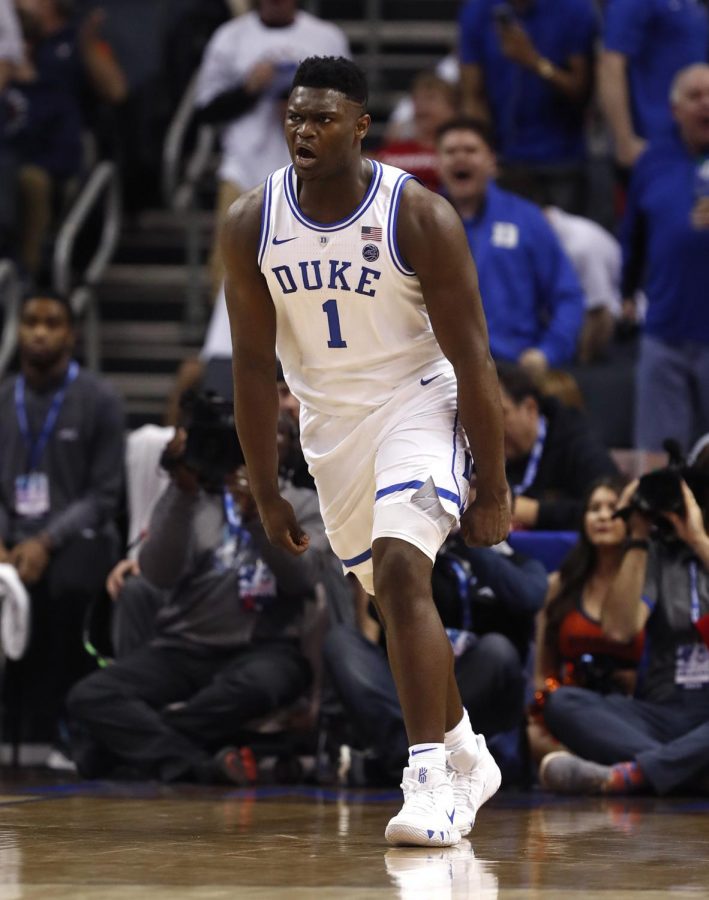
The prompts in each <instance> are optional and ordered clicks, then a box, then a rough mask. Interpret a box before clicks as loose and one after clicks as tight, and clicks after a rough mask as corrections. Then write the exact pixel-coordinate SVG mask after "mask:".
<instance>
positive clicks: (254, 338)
mask: <svg viewBox="0 0 709 900" xmlns="http://www.w3.org/2000/svg"><path fill="white" fill-rule="evenodd" d="M262 205H263V187H258V188H255V189H254V190H252V191H249V192H248V193H247V194H244V195H243V196H242V197H240V198H239V199H238V200H237V201H236V203H234V204H233V205H232V207H231V208H230V210H229V212H228V214H227V218H226V221H225V223H224V226H223V228H222V234H221V250H222V257H223V260H224V268H225V272H226V275H225V281H224V291H225V294H226V304H227V311H228V313H229V324H230V329H231V341H232V361H233V373H234V416H235V419H236V430H237V432H238V434H239V441H240V443H241V448H242V450H243V452H244V458H245V460H246V466H247V469H248V472H249V482H250V486H251V491H252V493H253V496H254V499H255V501H256V505H257V507H258V510H259V514H260V516H261V521H262V522H263V526H264V528H265V530H266V534H267V535H268V538H269V540H270V541H271V543H273V544H275V545H276V546H280V547H284V548H285V549H286V550H290V551H291V552H292V553H302V552H303V551H304V550H306V549H307V546H308V538H307V535H305V534H304V532H303V530H302V529H301V528H300V526H299V525H298V522H297V520H296V517H295V513H294V512H293V508H292V507H291V505H290V504H289V503H288V502H287V501H286V500H284V499H283V498H282V497H281V494H280V490H279V486H278V448H277V423H278V390H277V387H276V310H275V307H274V305H273V300H272V299H271V295H270V292H269V290H268V285H267V284H266V280H265V278H264V277H263V275H262V274H261V271H260V269H259V267H258V245H259V239H260V233H261V208H262Z"/></svg>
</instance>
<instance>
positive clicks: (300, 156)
mask: <svg viewBox="0 0 709 900" xmlns="http://www.w3.org/2000/svg"><path fill="white" fill-rule="evenodd" d="M315 160H316V156H315V154H314V153H313V151H312V150H311V149H310V148H309V147H297V148H296V151H295V161H296V162H297V163H298V165H299V166H308V165H310V164H311V163H313V162H315Z"/></svg>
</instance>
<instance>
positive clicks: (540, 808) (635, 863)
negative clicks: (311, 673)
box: [0, 770, 709, 900]
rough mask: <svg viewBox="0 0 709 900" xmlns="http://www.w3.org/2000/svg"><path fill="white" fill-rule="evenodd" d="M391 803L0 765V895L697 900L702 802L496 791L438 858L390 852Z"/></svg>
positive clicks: (705, 861)
mask: <svg viewBox="0 0 709 900" xmlns="http://www.w3.org/2000/svg"><path fill="white" fill-rule="evenodd" d="M398 802H399V801H398V796H397V794H396V793H394V792H375V791H345V792H339V791H330V790H323V789H317V788H308V787H301V788H275V787H270V788H259V789H256V790H229V789H217V788H209V789H205V788H196V787H187V786H185V787H178V788H163V787H158V786H155V785H152V784H147V785H141V784H113V785H111V784H107V783H86V782H80V781H72V780H67V779H64V780H61V779H57V778H56V777H54V776H44V775H42V776H34V777H33V776H31V775H28V774H26V773H24V772H23V773H22V774H20V775H19V776H18V775H11V773H9V772H8V771H7V770H5V771H3V770H0V900H39V898H42V900H54V898H57V900H69V898H71V900H89V898H90V900H104V898H105V900H126V898H150V900H167V898H170V900H187V898H189V900H196V898H200V900H202V898H204V900H222V898H239V900H241V898H244V900H270V898H284V900H285V898H293V900H310V898H315V900H320V898H337V900H340V898H342V900H365V898H399V900H419V898H431V900H463V898H464V900H498V898H499V900H505V898H515V900H517V898H520V900H521V898H534V900H536V898H539V900H547V898H549V900H565V898H579V900H580V898H583V900H586V898H591V900H593V898H604V900H626V898H643V900H660V898H672V900H675V898H677V900H697V898H703V897H709V815H708V814H709V799H700V800H691V799H672V800H654V799H649V798H644V799H634V800H620V801H607V800H601V799H582V800H576V799H573V800H571V799H554V798H551V797H549V796H547V795H544V794H540V793H531V794H525V795H519V794H505V793H503V794H499V795H498V796H497V797H495V798H494V799H493V801H492V802H491V803H489V804H488V805H487V806H486V807H485V808H484V809H483V811H482V812H481V814H480V817H479V821H478V823H477V825H476V827H475V829H474V831H473V833H472V835H471V839H470V840H469V841H464V842H463V843H461V844H459V845H458V846H456V847H453V848H449V849H445V850H421V849H391V848H387V846H386V845H385V844H384V842H383V838H382V834H383V830H384V825H385V823H386V821H387V819H388V817H389V816H390V815H392V814H393V813H394V812H395V811H396V809H397V806H398Z"/></svg>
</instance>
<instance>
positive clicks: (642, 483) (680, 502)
mask: <svg viewBox="0 0 709 900" xmlns="http://www.w3.org/2000/svg"><path fill="white" fill-rule="evenodd" d="M663 447H664V449H665V450H666V451H667V453H668V455H669V462H668V464H667V465H666V466H665V467H664V468H662V469H656V470H655V471H654V472H648V473H647V475H643V476H642V478H640V480H639V481H638V486H637V489H636V491H635V493H634V494H633V496H632V497H631V498H630V506H629V507H628V508H627V509H626V510H621V511H620V515H621V516H622V517H623V518H626V519H627V517H628V516H629V515H630V513H631V512H633V511H636V512H639V513H642V515H644V516H647V518H648V519H650V520H651V521H652V522H653V524H654V525H655V526H657V528H658V530H659V532H660V536H663V535H664V536H666V537H670V536H674V529H673V528H672V525H671V523H670V522H669V520H668V519H666V518H665V516H664V514H665V513H677V515H678V516H681V517H684V516H685V514H686V509H685V503H684V497H683V495H682V481H684V482H686V484H687V486H688V487H689V489H690V490H691V491H692V493H693V494H694V495H695V497H697V498H698V499H700V500H701V496H702V492H703V490H704V488H705V482H706V476H705V475H704V474H703V473H702V472H700V471H699V470H698V469H695V468H692V467H691V466H688V465H687V464H686V462H685V460H684V457H683V456H682V452H681V450H680V446H679V444H678V443H677V441H674V440H666V441H664V443H663Z"/></svg>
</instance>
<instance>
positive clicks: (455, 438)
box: [451, 409, 463, 515]
mask: <svg viewBox="0 0 709 900" xmlns="http://www.w3.org/2000/svg"><path fill="white" fill-rule="evenodd" d="M457 444H458V410H457V409H456V411H455V419H454V420H453V459H452V460H451V475H452V476H453V484H454V485H455V488H456V490H457V491H458V497H457V498H456V502H457V504H458V506H459V508H460V513H461V515H462V514H463V507H462V501H461V497H462V494H461V492H460V485H459V484H458V478H457V476H456V474H455V457H456V455H457V453H458V447H457Z"/></svg>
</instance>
